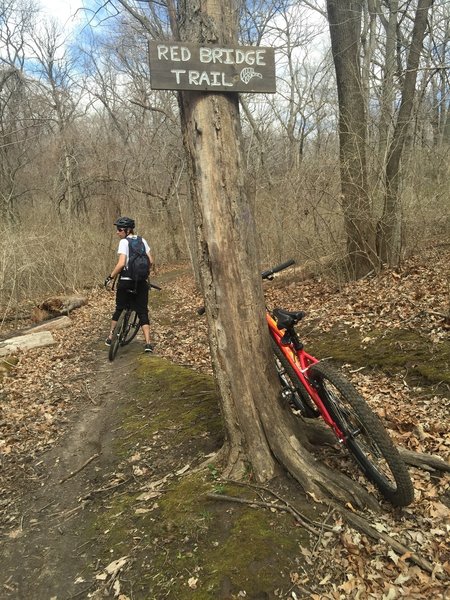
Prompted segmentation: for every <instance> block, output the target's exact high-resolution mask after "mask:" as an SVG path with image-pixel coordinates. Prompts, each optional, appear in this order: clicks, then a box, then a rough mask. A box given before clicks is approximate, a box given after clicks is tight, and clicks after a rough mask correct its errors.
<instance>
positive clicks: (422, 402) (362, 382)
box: [0, 246, 450, 600]
mask: <svg viewBox="0 0 450 600" xmlns="http://www.w3.org/2000/svg"><path fill="white" fill-rule="evenodd" d="M449 265H450V249H449V247H448V246H442V247H440V248H433V249H429V250H428V251H427V252H424V253H422V254H421V256H420V257H415V258H411V259H409V260H406V261H405V262H404V263H403V265H402V267H401V268H399V269H396V270H385V271H383V272H382V274H381V275H379V276H377V277H373V278H366V279H365V280H362V281H359V282H356V283H351V284H345V285H338V284H336V283H333V282H332V281H330V280H328V279H325V278H324V279H321V278H313V279H307V280H305V279H304V278H303V274H302V272H301V270H300V269H299V270H296V269H291V270H290V272H288V271H287V272H285V273H283V274H281V275H280V276H277V277H276V279H275V281H273V282H269V283H267V284H265V294H266V298H267V302H268V304H269V305H270V306H275V305H277V306H283V307H284V308H287V309H292V310H294V309H302V310H305V311H306V313H307V317H306V319H305V321H304V324H303V325H302V330H301V331H302V339H303V340H304V341H305V342H306V343H307V347H308V348H309V349H311V350H312V351H313V353H317V355H319V356H323V357H324V356H327V357H328V356H333V357H334V358H335V359H336V360H337V361H339V364H340V366H341V368H342V369H343V371H344V372H345V374H346V376H347V377H348V378H350V379H351V380H352V381H353V383H354V385H355V386H356V387H358V389H359V390H360V391H361V392H362V393H363V394H364V396H365V397H366V399H367V400H368V402H369V403H370V405H371V406H372V408H373V409H374V410H375V411H376V412H377V413H378V414H379V415H380V416H381V417H382V419H383V421H384V423H385V425H386V427H387V429H388V430H389V432H390V434H391V435H392V437H393V438H394V440H395V441H396V443H397V444H399V445H400V446H403V447H405V448H407V449H409V450H414V451H417V452H426V453H429V454H433V455H436V456H440V457H441V458H443V459H444V460H445V461H447V463H448V462H449V456H450V432H449V412H450V411H449V407H450V340H449V325H450V324H449V320H448V314H449V310H450V305H449V304H450V290H449V286H450V283H449ZM155 279H156V281H157V282H158V283H160V284H161V286H162V288H163V290H162V292H158V293H152V295H151V300H150V306H151V315H152V330H153V332H154V334H153V335H154V341H155V343H156V353H155V355H151V356H148V355H145V354H144V353H143V352H142V350H143V340H142V339H140V336H138V338H139V339H137V340H135V341H133V342H132V343H131V344H130V346H128V347H126V348H122V349H120V350H119V355H118V356H117V358H116V360H115V361H114V362H113V363H110V362H109V361H108V358H107V348H106V347H105V346H104V338H105V337H106V334H107V332H108V321H109V316H110V314H111V311H112V307H113V295H112V294H111V293H108V292H107V291H105V290H101V289H98V290H95V291H93V292H90V293H89V296H88V304H87V305H86V306H83V307H81V308H79V309H77V310H75V311H74V312H73V313H72V314H71V320H72V324H71V327H70V328H69V329H67V330H62V331H57V332H55V333H54V336H55V338H56V339H57V343H56V344H55V345H54V346H50V347H47V348H42V349H35V350H30V351H27V352H23V353H21V354H20V355H18V361H17V363H16V364H13V361H10V363H11V364H8V365H6V367H7V368H8V370H7V372H6V374H5V375H4V377H3V381H2V382H1V384H0V386H1V387H0V411H1V412H0V433H1V435H0V456H1V463H0V467H1V468H0V490H1V491H0V516H1V522H0V540H1V542H0V543H1V555H2V573H1V575H0V597H1V598H5V599H20V600H22V599H23V600H70V599H73V598H79V599H84V598H86V599H88V598H94V599H100V598H118V599H119V600H131V599H137V600H153V599H155V600H161V599H163V598H169V599H174V600H184V599H187V598H193V599H195V600H203V599H205V600H208V599H211V600H215V599H219V600H232V599H238V598H248V599H252V600H264V599H272V598H291V599H293V600H295V599H297V600H299V599H300V598H303V599H305V600H306V599H312V600H320V599H333V600H334V599H340V598H355V599H359V600H365V599H369V598H370V599H372V598H373V599H383V600H396V599H397V598H407V599H416V598H417V599H419V598H423V597H427V598H430V599H446V598H450V593H449V582H450V547H449V539H450V486H449V481H450V479H449V474H448V473H443V472H440V471H439V472H438V471H432V470H430V471H424V470H422V469H418V468H414V467H411V468H410V473H411V475H412V478H413V482H414V487H415V501H414V503H413V504H412V505H411V506H409V507H407V508H404V509H393V508H392V507H391V506H390V505H388V504H387V503H385V502H383V501H382V499H381V498H380V499H379V500H380V508H381V511H380V512H379V513H377V514H373V513H368V512H365V513H361V512H360V514H364V515H365V517H366V518H367V519H368V520H369V521H370V522H371V523H372V524H373V526H374V527H375V529H376V530H377V531H379V532H383V533H386V534H389V535H390V536H391V537H392V538H394V539H395V540H397V541H399V542H401V543H402V544H403V545H404V546H406V547H407V548H408V549H409V551H407V552H405V553H403V554H398V553H397V552H395V551H394V550H393V549H392V547H391V546H390V545H388V544H386V543H385V542H383V541H375V540H373V539H371V538H369V537H368V536H367V535H366V534H363V533H361V532H359V531H356V530H354V529H351V528H350V527H349V526H348V525H347V524H346V522H345V521H344V519H343V518H342V516H341V514H340V513H339V511H338V510H336V509H332V508H331V507H330V506H326V505H324V504H318V503H317V502H315V500H314V499H313V498H310V497H307V496H305V495H304V494H303V493H302V490H301V489H300V488H299V486H298V485H297V484H296V483H295V482H294V481H293V480H292V479H290V478H289V477H281V476H280V477H279V478H278V479H277V480H275V481H273V482H270V484H269V485H268V486H266V487H265V488H264V489H262V488H261V487H260V486H257V485H255V484H254V482H253V481H252V479H251V473H249V477H248V479H247V480H246V481H242V482H230V481H224V480H223V479H222V478H221V474H220V465H219V464H217V463H216V462H214V456H215V453H216V452H217V451H218V449H219V448H220V446H221V442H222V438H223V430H222V423H221V419H220V412H219V409H218V399H217V393H216V390H215V386H214V382H213V378H212V376H211V366H210V359H209V352H208V344H207V333H206V320H205V319H204V318H201V317H198V316H197V314H196V309H197V308H198V306H200V305H201V304H202V300H201V297H200V296H199V295H198V293H197V292H196V291H195V286H194V282H193V278H192V275H191V273H190V270H189V268H188V267H187V266H186V265H178V266H176V267H173V268H171V269H167V270H164V271H161V272H160V273H158V276H157V277H156V278H155ZM2 333H4V334H5V335H4V336H3V337H5V336H6V335H7V333H6V332H4V331H3V332H2ZM320 458H322V459H324V460H327V461H331V464H333V465H334V466H335V467H336V468H342V469H344V470H346V472H348V473H353V475H354V476H356V477H358V476H357V475H355V468H354V467H353V466H352V463H351V462H350V461H348V460H347V459H346V458H345V456H344V455H343V454H341V452H340V450H339V449H338V448H335V449H333V450H332V452H331V455H330V450H329V449H328V451H327V453H326V456H322V455H320ZM207 461H208V465H207V466H205V463H206V462H207ZM360 481H362V479H360ZM211 494H214V495H215V497H212V496H211ZM217 495H222V497H223V499H222V500H218V499H217ZM230 497H231V498H235V499H237V500H239V502H233V501H231V500H230ZM256 502H259V503H260V505H257V504H256ZM279 506H284V507H285V510H280V509H279ZM347 508H350V509H351V510H355V509H354V508H353V507H347ZM413 553H417V554H419V555H421V556H422V557H423V558H424V559H425V560H427V561H429V563H430V564H431V565H432V569H431V572H429V571H428V570H426V569H422V568H421V567H419V566H418V565H417V564H416V563H415V562H414V561H413V560H412V558H413Z"/></svg>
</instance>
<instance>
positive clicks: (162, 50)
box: [150, 41, 276, 94]
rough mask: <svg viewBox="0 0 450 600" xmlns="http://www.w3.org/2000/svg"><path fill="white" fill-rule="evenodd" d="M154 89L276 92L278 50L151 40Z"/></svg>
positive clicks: (152, 83) (151, 74)
mask: <svg viewBox="0 0 450 600" xmlns="http://www.w3.org/2000/svg"><path fill="white" fill-rule="evenodd" d="M150 76H151V85H152V89H154V90H195V91H198V92H201V91H209V92H252V93H258V92H259V93H268V94H273V93H275V92H276V83H275V53H274V50H273V48H262V47H261V46H239V47H224V46H208V45H204V46H198V45H195V44H188V43H184V42H155V41H153V42H150Z"/></svg>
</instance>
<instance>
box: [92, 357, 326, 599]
mask: <svg viewBox="0 0 450 600" xmlns="http://www.w3.org/2000/svg"><path fill="white" fill-rule="evenodd" d="M138 360H139V367H138V376H137V377H135V378H134V379H135V381H134V384H133V385H132V389H130V396H129V398H128V399H127V400H126V402H124V404H123V407H122V411H123V414H122V417H123V418H122V425H121V427H120V428H119V429H118V431H117V438H116V439H115V441H114V446H115V453H116V455H117V457H118V459H120V463H119V465H118V467H117V468H118V470H120V471H121V472H122V471H126V470H127V469H130V468H131V469H132V468H133V465H134V464H135V463H134V462H133V459H132V457H133V455H136V453H137V451H139V452H140V455H141V458H142V461H141V462H140V464H147V465H148V466H149V469H150V471H151V469H152V466H153V467H154V466H155V465H156V464H157V461H158V460H165V459H166V460H167V461H168V462H167V464H162V465H161V468H160V469H159V470H155V471H153V472H151V473H150V472H149V475H148V476H146V477H142V478H140V479H138V480H137V482H136V485H127V486H126V487H124V488H122V489H121V490H120V491H119V492H118V493H116V494H115V495H113V496H111V497H108V498H107V500H106V501H105V502H103V503H101V502H100V501H98V504H96V506H95V509H94V510H92V511H91V513H90V515H91V518H90V520H89V521H87V522H86V523H85V530H84V532H83V533H82V538H84V539H85V540H94V539H95V550H96V559H98V560H99V561H100V565H101V567H105V566H106V565H107V564H109V563H110V562H111V561H113V560H116V559H118V558H119V557H122V556H130V557H132V558H133V560H132V561H130V563H129V564H128V566H127V568H126V569H125V570H124V572H123V575H122V576H121V577H120V579H121V581H122V590H123V592H124V593H125V594H127V593H128V595H130V594H131V595H132V597H133V598H135V599H136V600H160V599H161V598H166V597H167V598H172V599H176V600H185V599H188V598H189V599H192V598H195V599H196V600H216V599H221V598H223V599H231V598H236V597H237V594H238V593H239V591H245V592H246V594H247V595H246V597H247V598H249V599H250V598H254V597H255V598H256V597H266V596H264V594H267V597H274V590H275V589H276V588H278V589H280V590H281V589H283V590H284V591H285V592H287V590H288V589H289V588H290V586H291V582H290V577H289V573H290V571H292V570H294V571H295V570H296V569H298V564H297V560H296V557H297V556H298V555H299V546H300V545H303V546H305V545H309V538H308V536H307V535H306V534H305V531H304V530H303V529H302V528H299V527H296V526H295V523H294V522H293V519H292V517H291V516H290V515H288V514H280V513H272V512H271V511H269V510H265V509H257V508H255V507H251V506H248V505H241V504H239V505H237V504H234V503H230V502H226V501H217V500H213V499H210V498H208V494H209V493H211V492H214V493H222V494H226V495H230V496H239V497H241V498H247V499H255V498H258V499H259V497H258V496H255V492H254V490H252V489H251V488H250V487H248V486H238V485H231V484H229V483H227V482H222V481H221V480H220V478H219V472H218V470H217V469H216V468H215V467H214V466H210V467H209V468H203V469H201V470H198V471H195V470H192V469H190V470H189V471H187V472H186V473H185V474H179V475H177V474H176V473H173V470H175V471H176V468H174V467H176V464H177V459H178V460H179V457H180V456H181V457H182V461H183V462H187V463H189V462H191V461H194V460H195V459H199V458H202V459H203V458H204V455H205V454H206V453H207V451H205V449H204V446H203V444H204V443H205V440H209V443H210V444H212V447H213V449H217V448H218V447H219V445H220V443H221V437H222V427H221V421H220V417H219V410H218V404H217V395H216V390H215V386H214V383H213V381H212V378H210V377H208V376H205V375H199V374H198V373H195V372H193V371H191V370H189V369H186V368H183V367H179V366H175V365H173V364H171V363H169V362H168V361H165V360H163V359H161V358H158V357H151V358H150V359H149V357H144V358H143V359H142V360H141V359H138ZM145 414H146V415H147V416H148V415H150V418H149V419H147V418H145V419H144V415H145ZM143 425H144V427H143ZM161 435H163V437H162V438H161V437H160V436H161ZM152 440H157V444H156V445H155V446H152V444H151V442H152ZM211 440H212V442H211ZM164 448H165V450H164ZM199 453H200V454H199ZM199 462H200V461H199ZM168 467H169V471H168ZM170 467H172V469H173V470H172V472H170ZM167 474H168V475H169V477H168V479H167V482H166V483H164V484H162V486H161V487H160V488H158V489H159V490H161V491H160V493H159V492H155V494H153V493H150V496H149V497H148V499H144V500H143V498H142V493H145V490H146V489H149V487H148V484H149V483H150V482H151V481H155V480H159V479H162V478H163V477H164V476H165V475H167ZM153 496H154V497H153ZM306 510H310V508H309V507H308V508H307V509H306ZM310 516H311V518H315V516H316V515H315V514H311V513H310ZM127 582H128V584H127ZM129 582H132V587H130V588H129V587H128V586H129V585H131V584H130V583H129ZM258 594H260V595H259V596H258ZM261 594H262V596H261Z"/></svg>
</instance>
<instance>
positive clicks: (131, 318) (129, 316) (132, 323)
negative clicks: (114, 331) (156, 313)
mask: <svg viewBox="0 0 450 600" xmlns="http://www.w3.org/2000/svg"><path fill="white" fill-rule="evenodd" d="M139 327H140V324H139V317H138V315H137V312H136V311H135V310H131V309H130V310H127V312H126V316H125V322H124V326H123V330H124V335H123V338H122V341H121V346H126V345H127V344H129V343H130V342H131V340H133V339H134V338H135V337H136V335H137V332H138V331H139Z"/></svg>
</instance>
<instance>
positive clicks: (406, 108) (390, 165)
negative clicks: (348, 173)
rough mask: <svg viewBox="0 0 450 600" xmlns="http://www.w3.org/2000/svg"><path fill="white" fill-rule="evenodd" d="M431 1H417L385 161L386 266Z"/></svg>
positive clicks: (394, 250)
mask: <svg viewBox="0 0 450 600" xmlns="http://www.w3.org/2000/svg"><path fill="white" fill-rule="evenodd" d="M432 4H433V0H419V2H418V5H417V11H416V17H415V20H414V28H413V32H412V37H411V47H410V50H409V55H408V60H407V65H406V73H405V78H404V83H403V91H402V100H401V103H400V109H399V113H398V117H397V123H396V126H395V130H394V135H393V138H392V142H391V145H390V147H389V152H388V158H387V164H386V191H385V201H384V209H383V215H382V218H381V221H380V223H379V231H380V243H379V256H380V259H381V260H382V261H383V262H385V263H387V264H388V265H390V266H395V265H396V264H398V262H399V260H400V252H401V237H402V232H401V224H402V219H401V204H400V182H401V173H400V162H401V158H402V154H403V148H404V145H405V141H406V135H407V132H408V127H409V124H410V122H411V115H412V112H413V105H414V96H415V88H416V80H417V68H418V66H419V59H420V54H421V52H422V46H423V40H424V37H425V30H426V25H427V16H428V10H429V8H430V6H431V5H432Z"/></svg>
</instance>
